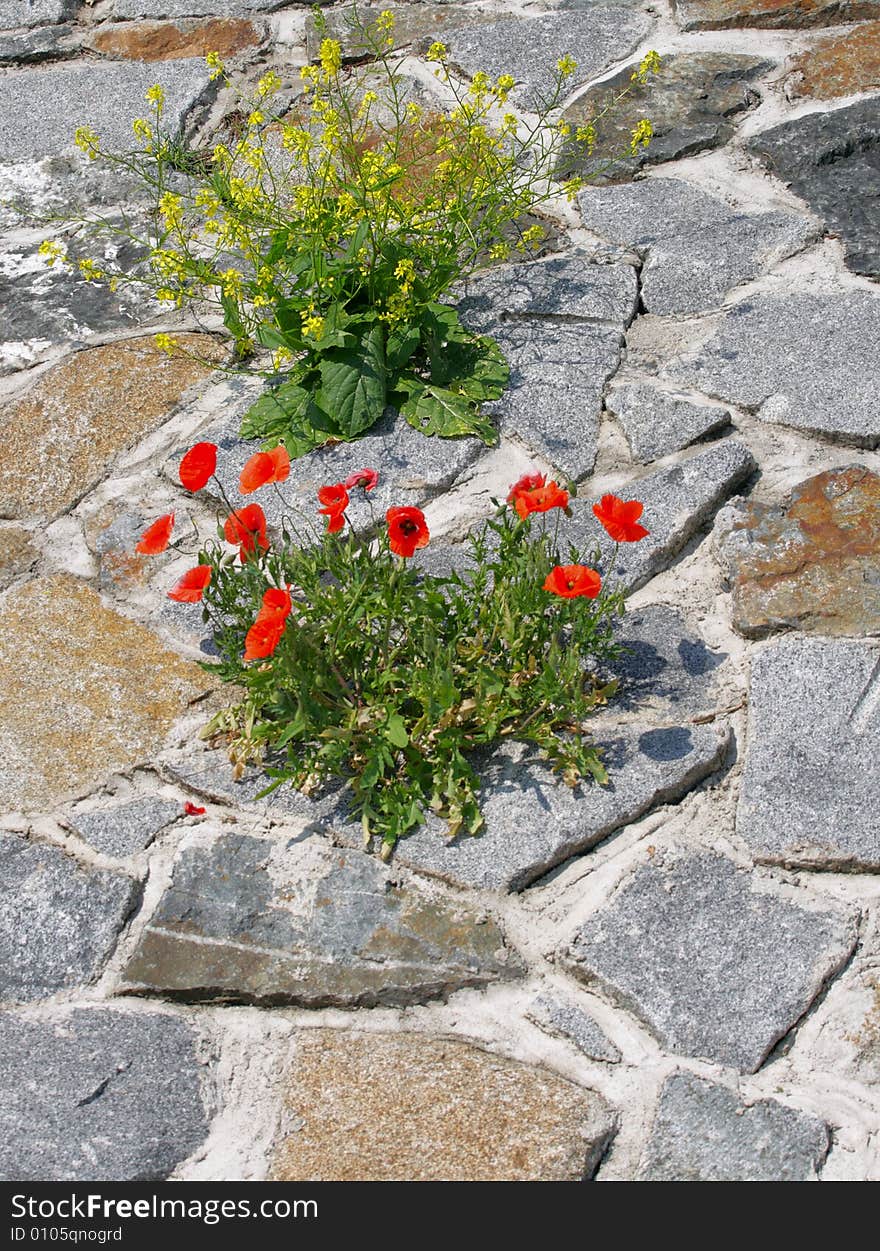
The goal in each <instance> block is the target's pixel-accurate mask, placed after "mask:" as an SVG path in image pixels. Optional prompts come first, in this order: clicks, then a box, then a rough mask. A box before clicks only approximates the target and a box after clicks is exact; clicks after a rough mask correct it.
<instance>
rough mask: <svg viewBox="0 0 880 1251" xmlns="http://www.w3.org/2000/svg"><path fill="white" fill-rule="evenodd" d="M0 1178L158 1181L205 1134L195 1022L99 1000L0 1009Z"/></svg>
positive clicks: (206, 1125)
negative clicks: (86, 1005) (22, 1013)
mask: <svg viewBox="0 0 880 1251" xmlns="http://www.w3.org/2000/svg"><path fill="white" fill-rule="evenodd" d="M0 1051H2V1053H3V1056H4V1062H3V1065H2V1068H0V1090H2V1095H0V1178H2V1180H3V1181H6V1182H10V1181H40V1182H45V1181H50V1182H72V1181H90V1182H91V1181H120V1182H121V1181H127V1182H133V1181H161V1180H163V1179H164V1178H166V1177H167V1176H168V1174H169V1173H170V1172H171V1170H172V1169H173V1168H174V1167H175V1165H177V1164H179V1163H180V1162H181V1161H182V1160H185V1159H186V1157H187V1156H189V1155H191V1154H192V1152H193V1151H195V1149H196V1148H197V1147H198V1146H199V1145H200V1144H201V1143H202V1142H203V1140H204V1139H205V1137H206V1136H207V1133H208V1122H207V1117H206V1115H205V1108H204V1105H203V1102H202V1098H201V1095H200V1093H199V1062H198V1059H197V1056H196V1039H195V1035H194V1034H193V1032H192V1030H191V1029H190V1028H189V1026H188V1025H186V1024H185V1023H184V1022H183V1021H180V1020H178V1019H177V1018H176V1017H173V1016H168V1015H166V1014H161V1015H160V1014H159V1013H149V1014H146V1013H138V1014H136V1015H135V1014H133V1013H122V1012H111V1011H108V1010H106V1009H103V1008H96V1009H93V1010H91V1011H78V1012H72V1013H70V1014H69V1015H68V1016H65V1017H62V1018H60V1019H56V1020H54V1021H52V1022H51V1023H49V1022H46V1021H42V1020H28V1019H25V1018H23V1017H19V1016H16V1015H14V1014H12V1013H6V1014H4V1015H2V1016H0Z"/></svg>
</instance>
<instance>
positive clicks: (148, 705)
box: [0, 574, 211, 811]
mask: <svg viewBox="0 0 880 1251" xmlns="http://www.w3.org/2000/svg"><path fill="white" fill-rule="evenodd" d="M210 685H211V681H210V679H209V678H208V677H207V676H206V675H205V674H204V673H202V672H201V671H200V670H199V669H198V668H197V667H196V666H195V665H193V664H190V663H189V662H187V661H183V660H181V659H179V657H177V656H176V655H175V654H174V653H173V652H170V651H168V650H167V649H166V648H165V647H163V646H162V645H161V643H160V642H159V640H158V639H157V638H156V636H155V635H154V634H152V633H151V632H150V631H149V630H147V629H145V628H144V627H143V626H140V625H137V624H136V623H135V622H133V621H130V620H128V619H127V618H126V617H122V616H120V615H119V614H118V613H116V612H113V611H111V610H110V609H108V608H105V607H104V605H103V604H102V603H101V600H100V599H99V597H98V596H97V595H96V594H95V592H94V591H93V590H91V588H90V587H88V586H86V585H85V584H84V583H82V582H80V581H78V580H77V579H75V578H72V577H69V576H67V575H64V574H53V575H52V576H50V577H46V578H39V579H35V580H33V581H31V582H28V583H26V584H25V585H24V586H22V587H17V588H15V589H14V590H13V591H11V592H10V593H9V595H8V596H7V598H6V600H5V602H4V604H3V607H2V610H0V727H2V728H0V749H2V750H0V761H2V763H0V803H2V804H5V805H6V806H7V809H9V808H12V809H25V810H27V809H34V808H37V809H39V810H41V811H48V810H49V809H50V808H51V806H52V805H53V804H54V803H57V802H59V801H60V800H62V799H64V798H66V797H67V796H68V795H70V794H73V793H76V792H77V791H79V790H82V789H84V788H85V787H87V786H89V785H91V784H93V783H94V782H96V781H98V780H99V779H101V778H102V777H104V776H106V775H107V774H108V773H110V772H112V771H113V770H114V769H123V768H126V767H128V766H130V765H132V764H135V763H137V762H139V761H141V760H144V759H145V758H148V757H149V756H150V754H151V753H153V752H155V751H157V750H158V749H159V748H160V747H161V746H162V743H163V740H164V738H165V736H166V734H167V732H168V730H169V729H170V727H171V725H172V724H173V722H174V720H175V719H176V718H177V717H178V716H180V715H181V714H182V713H183V712H184V711H185V709H186V705H187V703H188V702H190V701H192V700H194V699H196V698H197V697H198V696H199V695H200V694H202V693H203V692H204V691H205V689H206V688H207V687H209V686H210Z"/></svg>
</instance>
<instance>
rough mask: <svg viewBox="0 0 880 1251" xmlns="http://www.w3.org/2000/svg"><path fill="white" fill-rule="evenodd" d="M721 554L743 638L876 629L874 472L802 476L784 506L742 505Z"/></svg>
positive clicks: (879, 596)
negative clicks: (782, 632)
mask: <svg viewBox="0 0 880 1251" xmlns="http://www.w3.org/2000/svg"><path fill="white" fill-rule="evenodd" d="M725 555H726V556H727V559H728V561H729V565H730V576H731V581H732V583H733V624H734V626H735V628H736V629H737V630H738V631H739V632H740V634H743V635H745V636H746V637H747V638H760V637H762V636H764V635H766V634H770V633H772V632H773V631H774V630H782V629H798V630H803V631H805V632H807V633H810V634H824V635H832V636H853V635H854V636H863V635H875V634H878V633H880V477H878V475H877V474H875V473H871V471H870V470H868V469H865V468H864V467H863V466H861V465H850V466H849V467H848V468H845V469H835V470H831V471H829V472H827V473H821V474H818V475H817V476H816V477H815V478H808V479H807V480H806V482H802V483H801V484H800V485H799V486H798V487H796V488H795V490H794V491H793V492H792V496H791V502H790V503H789V504H788V506H787V507H786V508H778V507H768V506H766V505H762V504H756V503H749V504H746V505H743V506H742V510H741V512H740V516H739V519H738V521H737V523H736V525H735V526H734V528H733V529H732V531H731V532H730V534H729V536H728V538H727V540H726V543H725Z"/></svg>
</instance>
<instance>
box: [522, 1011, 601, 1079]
mask: <svg viewBox="0 0 880 1251" xmlns="http://www.w3.org/2000/svg"><path fill="white" fill-rule="evenodd" d="M526 1016H527V1017H528V1019H529V1020H530V1021H532V1022H533V1023H534V1024H535V1025H537V1026H539V1027H540V1028H541V1029H542V1030H544V1032H545V1033H547V1034H551V1035H553V1036H554V1037H556V1038H564V1039H566V1040H567V1041H568V1042H570V1043H573V1044H574V1046H575V1047H577V1049H578V1051H580V1052H581V1054H582V1055H585V1056H586V1057H587V1059H588V1060H604V1061H605V1062H606V1063H607V1064H617V1063H618V1061H619V1060H620V1052H619V1051H618V1049H617V1047H615V1045H614V1043H613V1042H611V1040H610V1039H609V1038H608V1037H607V1035H606V1034H605V1031H604V1030H603V1029H601V1028H600V1027H599V1026H598V1025H597V1024H596V1022H595V1021H594V1019H593V1018H592V1017H591V1016H590V1015H589V1013H587V1012H584V1011H583V1009H582V1008H579V1007H578V1006H577V1005H576V1004H574V1003H572V1002H571V1000H570V999H558V998H555V997H554V996H551V995H539V996H538V998H537V999H535V1000H534V1001H533V1002H532V1003H531V1004H530V1005H529V1007H528V1009H527V1010H526Z"/></svg>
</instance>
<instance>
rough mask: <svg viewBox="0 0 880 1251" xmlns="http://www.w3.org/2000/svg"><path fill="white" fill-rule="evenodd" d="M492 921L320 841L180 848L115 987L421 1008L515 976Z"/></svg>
mask: <svg viewBox="0 0 880 1251" xmlns="http://www.w3.org/2000/svg"><path fill="white" fill-rule="evenodd" d="M521 972H522V966H521V964H520V962H519V960H518V959H517V957H516V956H515V955H514V954H513V953H512V952H511V951H510V950H509V949H508V948H507V947H506V946H505V943H504V939H503V936H502V934H501V932H500V930H499V929H498V927H497V926H496V925H495V923H494V922H493V921H491V920H489V918H488V917H487V916H486V915H485V914H484V913H479V912H477V911H476V910H475V909H474V908H473V907H471V906H470V905H468V904H466V903H463V902H459V901H458V900H457V899H454V898H452V897H450V896H448V895H446V894H445V893H443V892H441V891H440V889H439V888H437V887H436V886H432V885H428V884H424V883H421V882H419V881H418V880H416V879H411V878H402V877H401V875H400V871H399V870H395V871H394V872H393V873H392V872H391V871H390V870H388V869H386V868H385V866H384V865H382V864H381V863H380V862H379V860H378V859H377V858H376V857H373V856H368V855H366V854H365V853H364V852H362V851H360V850H356V851H343V850H339V849H338V848H334V847H331V846H330V845H329V844H328V843H327V842H326V841H325V840H324V839H321V838H319V837H316V836H314V835H311V836H310V835H308V834H306V835H303V836H301V837H299V838H294V839H290V840H277V839H276V840H268V839H259V838H251V837H249V836H247V835H243V834H238V833H228V834H222V835H221V836H220V837H219V838H217V839H216V840H215V841H214V842H213V844H210V845H206V844H205V843H204V841H198V840H196V841H192V842H190V843H189V844H187V845H186V846H184V847H183V848H182V849H181V851H180V852H179V854H178V856H177V859H176V860H175V863H174V868H173V873H172V879H171V883H170V885H169V886H168V888H167V889H166V891H165V893H164V894H163V896H162V898H161V899H160V901H159V903H158V906H157V907H156V910H155V912H154V913H153V915H152V916H151V917H150V920H149V923H148V925H147V927H146V929H145V930H144V932H143V934H142V936H141V938H140V941H139V943H138V946H137V948H136V949H135V951H134V953H133V955H132V956H131V958H130V959H129V961H128V963H127V964H126V966H125V969H124V972H123V976H122V989H123V990H125V991H128V992H132V993H136V994H158V995H164V996H172V997H175V998H183V999H187V1000H191V1001H194V1000H199V1001H208V1002H227V1003H228V1002H231V1003H259V1004H265V1005H269V1004H297V1005H299V1006H303V1007H315V1008H317V1007H373V1006H376V1005H378V1004H382V1005H386V1006H387V1005H395V1004H396V1005H402V1004H408V1003H422V1002H425V1001H427V1000H430V999H436V998H437V997H439V996H445V995H447V994H450V993H452V992H453V991H455V990H458V989H460V988H461V987H463V986H486V985H489V984H490V983H492V982H496V981H499V980H503V979H506V978H510V977H516V976H519V975H520V974H521Z"/></svg>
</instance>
